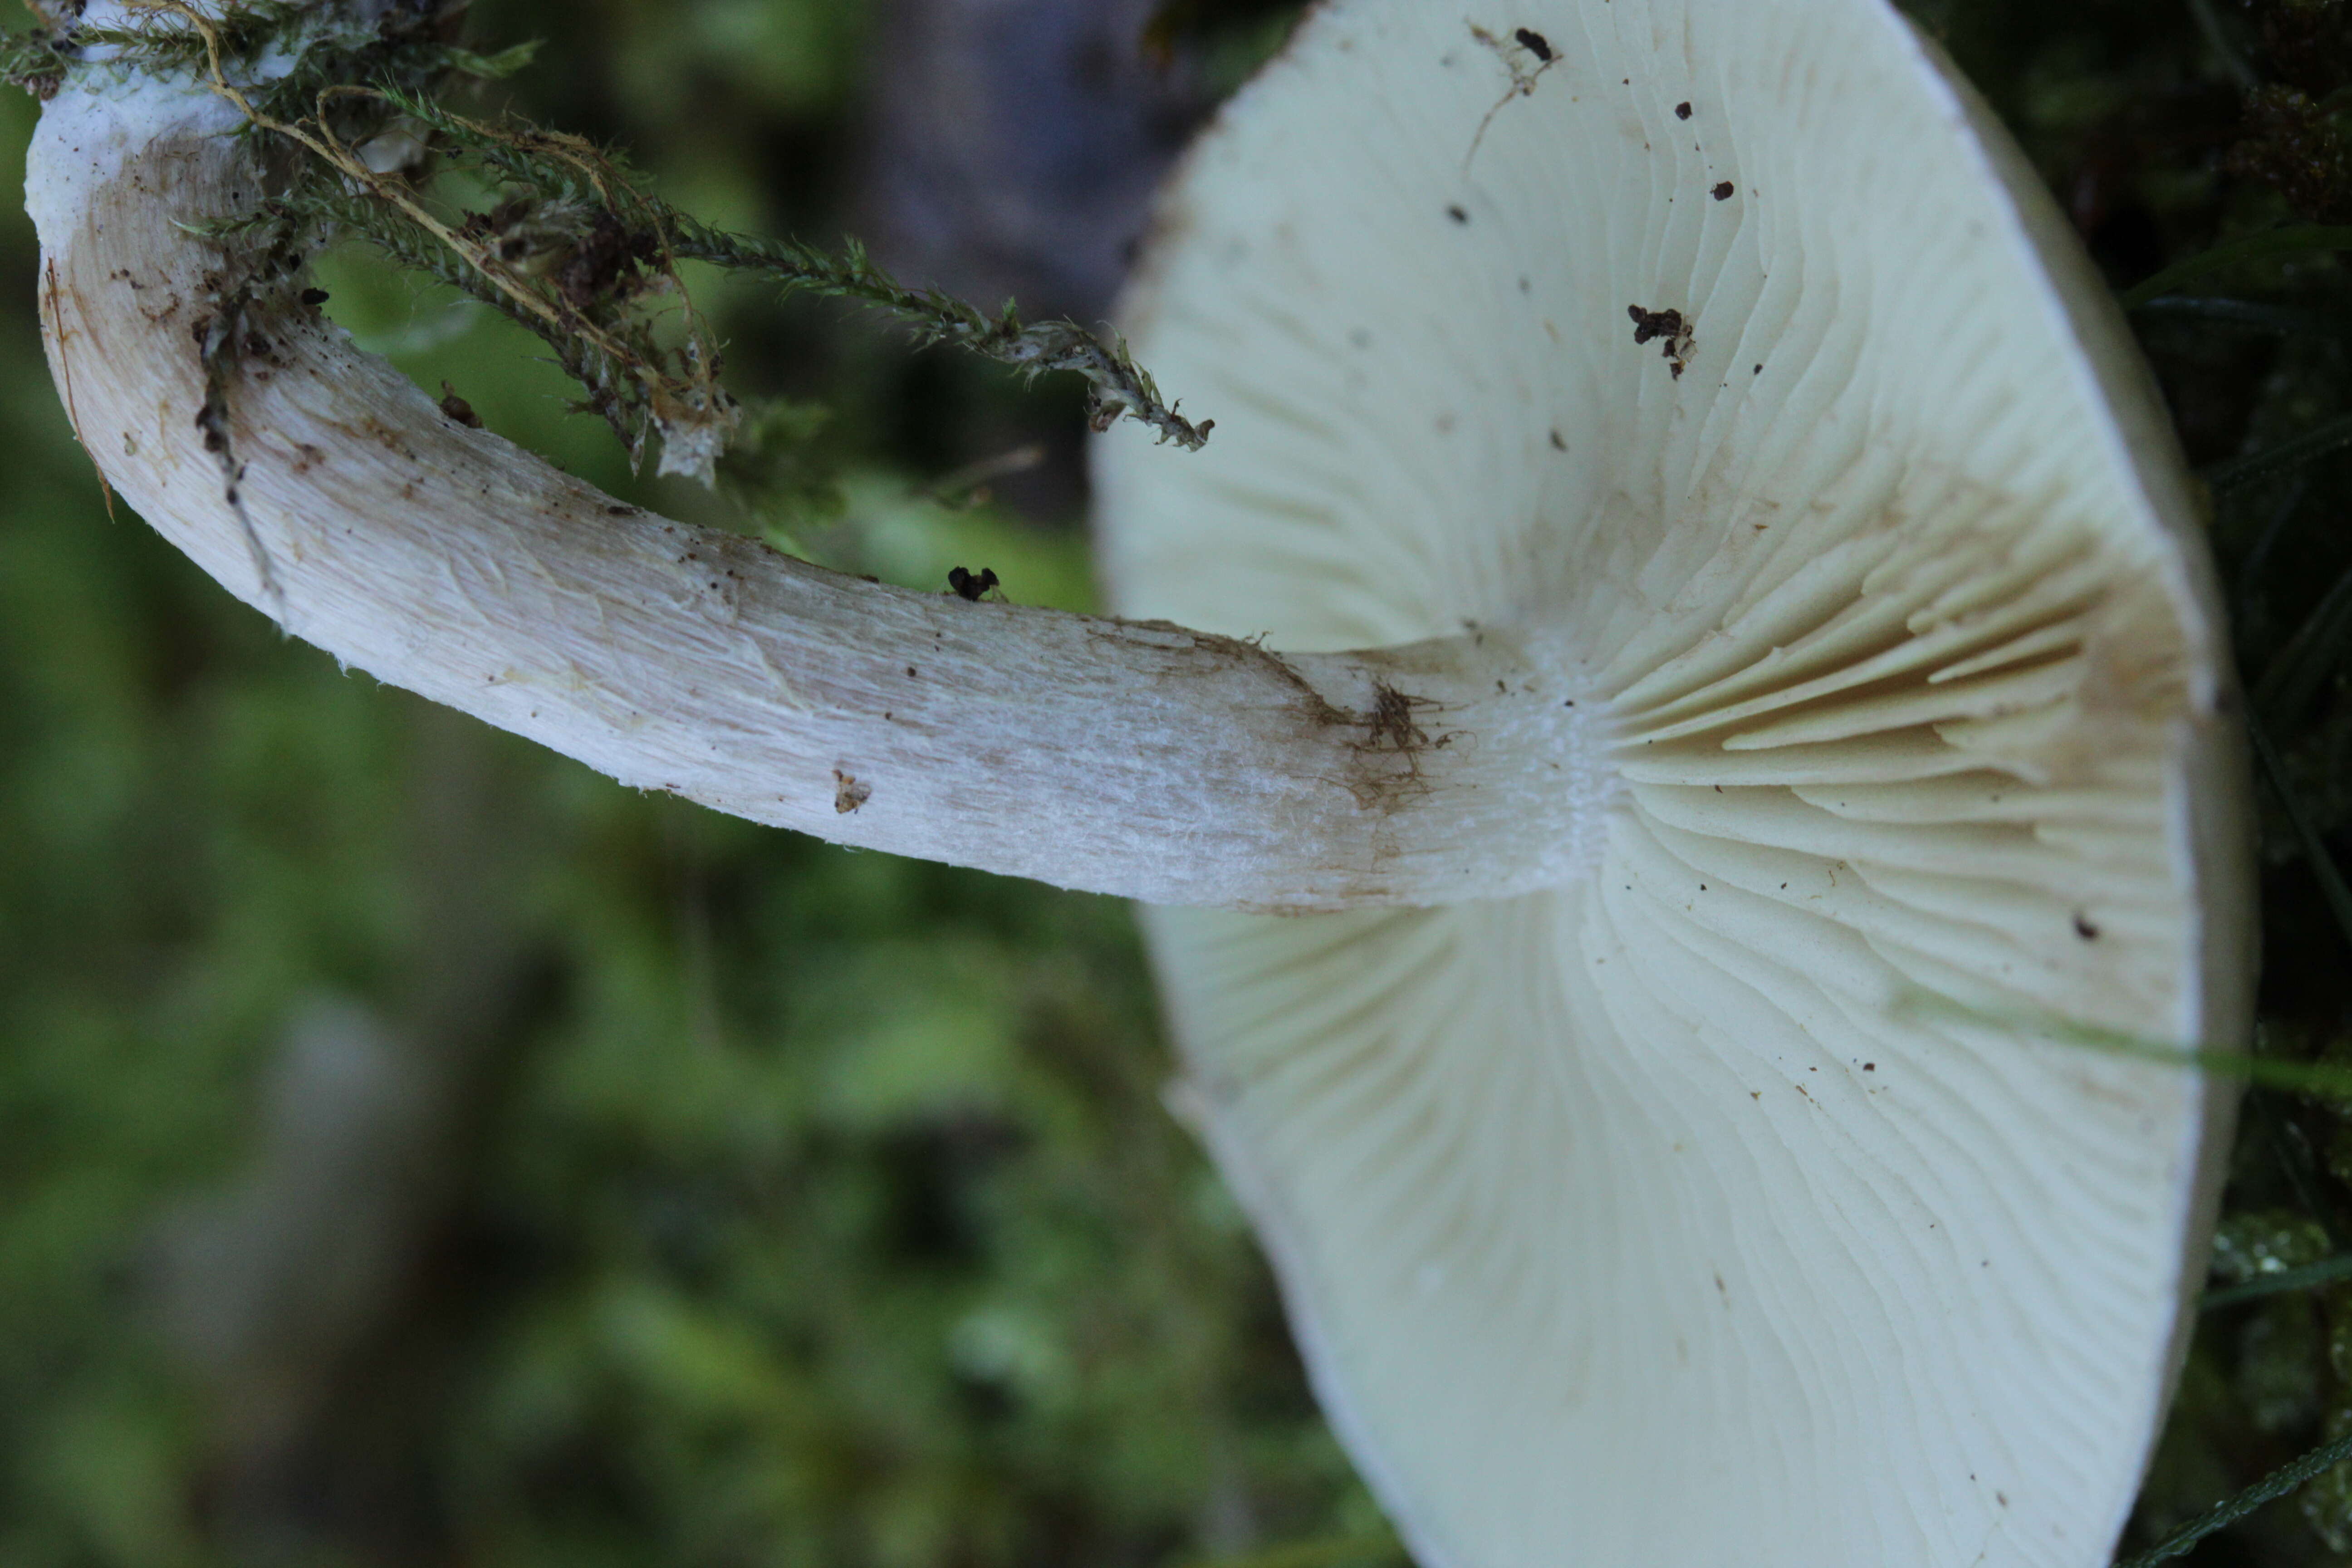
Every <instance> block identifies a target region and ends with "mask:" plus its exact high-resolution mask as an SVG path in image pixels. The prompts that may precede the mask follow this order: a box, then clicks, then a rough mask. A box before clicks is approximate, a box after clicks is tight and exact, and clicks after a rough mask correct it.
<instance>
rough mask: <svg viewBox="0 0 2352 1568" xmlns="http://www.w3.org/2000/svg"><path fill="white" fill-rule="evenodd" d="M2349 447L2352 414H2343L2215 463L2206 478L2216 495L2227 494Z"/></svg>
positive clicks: (2351, 438)
mask: <svg viewBox="0 0 2352 1568" xmlns="http://www.w3.org/2000/svg"><path fill="white" fill-rule="evenodd" d="M2345 447H2352V414H2346V415H2340V416H2337V417H2336V418H2334V419H2330V420H2329V421H2328V422H2327V423H2326V424H2325V425H2322V426H2317V427H2316V428H2314V429H2310V430H2306V431H2305V432H2304V433H2303V434H2302V435H2300V436H2297V437H2294V439H2292V440H2287V441H2282V442H2280V443H2279V444H2278V445H2277V446H2275V447H2265V448H2263V450H2262V451H2259V452H2254V453H2252V454H2249V455H2248V456H2246V457H2243V458H2231V459H2230V460H2229V461H2228V462H2226V463H2216V464H2214V465H2213V466H2212V467H2211V468H2207V469H2206V470H2205V472H2204V479H2205V482H2206V483H2207V484H2209V485H2210V486H2212V487H2213V492H2214V493H2215V494H2216V495H2225V494H2227V493H2228V492H2230V491H2231V490H2238V489H2245V488H2246V487H2247V486H2248V485H2252V484H2259V483H2261V482H2262V481H2263V480H2264V479H2274V478H2276V477H2277V476H2278V475H2280V474H2284V473H2287V472H2290V471H2292V470H2294V469H2295V468H2301V467H2303V466H2304V465H2305V463H2315V462H2317V461H2318V460H2319V459H2320V458H2325V457H2328V456H2331V455H2332V454H2334V453H2336V452H2340V451H2342V450H2343V449H2344V448H2345Z"/></svg>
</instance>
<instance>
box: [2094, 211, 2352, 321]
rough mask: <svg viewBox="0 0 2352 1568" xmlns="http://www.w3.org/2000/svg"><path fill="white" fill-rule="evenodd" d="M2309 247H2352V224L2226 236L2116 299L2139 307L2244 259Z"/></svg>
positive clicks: (2132, 307)
mask: <svg viewBox="0 0 2352 1568" xmlns="http://www.w3.org/2000/svg"><path fill="white" fill-rule="evenodd" d="M2309 250H2352V228H2347V227H2342V226H2323V225H2316V224H2312V225H2300V226H2295V227H2293V228H2272V229H2264V230H2263V232H2262V233H2260V234H2249V235H2244V236H2242V237H2239V238H2237V239H2228V240H2223V241H2222V242H2221V244H2219V245H2217V246H2214V247H2212V248H2211V249H2210V250H2200V251H2199V252H2198V253H2197V254H2196V255H2194V256H2192V257H2190V258H2189V259H2188V260H2186V261H2181V262H2177V263H2175V264H2174V265H2172V266H2170V267H2168V268H2165V269H2164V270H2163V271H2161V272H2159V273H2158V274H2157V275H2156V276H2155V277H2153V278H2150V279H2147V280H2146V281H2144V282H2142V283H2140V284H2138V285H2137V286H2136V287H2134V288H2130V289H2125V290H2124V292H2123V293H2122V294H2121V295H2119V296H2117V298H2116V303H2118V304H2120V305H2122V306H2123V308H2124V309H2125V310H2138V309H2139V308H2140V307H2141V306H2142V305H2145V304H2147V302H2148V301H2149V300H2160V299H2162V298H2163V297H2164V296H2165V295H2167V294H2172V293H2177V292H2179V290H2180V289H2182V288H2184V287H2185V286H2187V285H2189V284H2190V283H2194V282H2196V281H2197V280H2198V279H2200V278H2209V277H2210V276H2212V275H2213V274H2214V273H2216V272H2219V271H2221V269H2222V268H2227V267H2235V266H2237V265H2238V264H2239V263H2241V262H2244V261H2264V260H2268V259H2270V258H2273V257H2279V256H2296V255H2300V254H2302V253H2303V252H2305V251H2309Z"/></svg>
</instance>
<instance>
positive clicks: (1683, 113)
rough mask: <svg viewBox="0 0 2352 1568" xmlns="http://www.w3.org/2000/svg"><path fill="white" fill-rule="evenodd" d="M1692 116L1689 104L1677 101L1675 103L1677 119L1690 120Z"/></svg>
mask: <svg viewBox="0 0 2352 1568" xmlns="http://www.w3.org/2000/svg"><path fill="white" fill-rule="evenodd" d="M1690 117H1691V106H1690V105H1689V104H1687V103H1677V104H1675V119H1676V120H1688V119H1689V118H1690Z"/></svg>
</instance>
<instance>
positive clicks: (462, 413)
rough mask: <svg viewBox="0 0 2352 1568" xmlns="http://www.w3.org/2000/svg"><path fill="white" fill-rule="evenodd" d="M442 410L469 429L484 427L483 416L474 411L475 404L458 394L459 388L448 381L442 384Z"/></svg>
mask: <svg viewBox="0 0 2352 1568" xmlns="http://www.w3.org/2000/svg"><path fill="white" fill-rule="evenodd" d="M441 412H442V414H443V415H444V416H446V417H448V418H451V419H454V420H456V421H457V423H458V424H460V425H463V426H465V427H466V428H467V429H468V430H478V429H480V428H481V427H482V416H480V415H478V414H477V413H475V412H474V405H472V404H470V403H468V402H467V401H466V400H465V399H464V398H462V397H460V396H458V395H457V388H456V387H454V386H451V385H450V384H448V383H447V382H446V381H445V382H443V383H442V384H441Z"/></svg>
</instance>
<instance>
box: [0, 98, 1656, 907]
mask: <svg viewBox="0 0 2352 1568" xmlns="http://www.w3.org/2000/svg"><path fill="white" fill-rule="evenodd" d="M235 124H236V120H235V117H234V115H233V114H232V113H231V112H230V111H229V110H226V108H225V106H223V105H222V104H220V103H219V102H218V100H215V99H214V98H213V97H212V96H211V95H209V94H208V93H206V92H205V90H204V89H202V88H200V87H198V86H196V85H195V84H194V83H192V82H188V81H184V80H183V81H178V82H173V81H168V80H162V79H152V78H133V79H131V80H129V81H126V82H125V83H123V84H121V85H120V86H117V87H112V88H106V87H85V86H81V85H76V86H70V87H68V89H66V90H65V91H64V92H63V93H61V94H60V95H59V96H58V98H57V99H56V100H53V101H52V102H51V103H50V104H49V105H48V106H47V110H46V111H45V113H44V115H43V120H42V123H41V126H40V130H39V132H38V133H37V136H36V138H35V142H34V145H33V149H32V153H31V159H30V164H29V168H30V174H29V177H28V180H27V193H26V194H27V205H28V206H29V207H30V208H31V209H32V212H33V215H34V217H35V220H36V223H37V226H38V227H39V230H40V237H41V247H42V268H43V271H42V279H41V294H42V307H43V308H42V317H43V323H44V332H45V336H46V338H47V346H48V352H49V359H50V366H51V370H52V372H53V374H54V375H55V376H56V378H57V382H58V390H59V392H60V393H61V395H63V397H64V399H65V402H66V405H67V407H68V412H69V414H70V416H71V417H72V419H73V421H74V425H75V428H76V431H77V433H78V434H79V436H80V437H81V438H82V440H83V442H84V444H85V445H86V446H87V447H89V450H90V452H91V453H92V455H93V456H94V457H95V458H96V459H97V461H98V463H99V466H100V468H101V470H102V471H103V472H104V474H105V477H106V478H107V479H108V480H109V481H110V482H111V483H112V484H113V485H114V486H115V487H116V488H117V489H120V490H121V492H122V493H123V495H124V496H125V497H126V498H127V499H128V500H130V501H131V504H132V505H133V506H135V507H136V508H138V510H140V511H141V513H142V515H144V516H145V517H146V519H147V520H148V521H149V522H151V523H152V525H153V526H154V527H155V528H156V529H157V530H158V531H161V532H162V533H163V535H164V536H165V537H166V538H168V539H170V540H171V541H172V542H173V543H174V544H176V545H178V546H179V547H180V548H181V549H182V550H184V551H185V552H187V553H188V554H189V555H190V556H191V557H193V558H194V560H195V561H196V562H197V563H199V564H201V565H202V566H203V567H204V568H205V570H206V571H207V572H209V573H210V574H212V575H213V576H215V578H217V579H219V581H220V582H221V583H222V584H224V585H225V586H226V587H227V588H228V589H229V590H230V592H232V593H234V594H236V595H237V596H238V597H240V598H242V599H244V600H246V601H247V603H249V604H252V605H256V606H257V607H259V608H261V609H263V610H264V611H265V612H266V613H268V614H270V615H272V616H275V617H276V618H277V619H278V622H279V623H280V624H281V625H282V626H284V627H285V628H286V629H287V630H288V631H289V632H290V633H292V634H294V635H296V636H299V637H303V638H305V639H306V640H308V641H310V642H313V643H315V644H317V645H318V646H319V647H322V648H324V649H326V650H327V651H329V652H330V653H332V654H333V655H334V656H335V657H336V658H339V659H341V661H343V662H344V663H346V664H348V665H353V666H357V667H358V668H362V669H365V670H367V671H369V672H370V673H372V674H373V675H375V676H377V677H378V678H380V679H383V680H385V681H387V682H390V683H392V684H394V685H397V686H403V687H406V688H408V689H412V690H415V691H417V692H420V693H422V694H423V695H425V696H426V697H429V698H432V699H434V700H437V701H441V702H446V703H447V704H449V705H451V706H453V707H456V708H458V709H461V710H464V711H466V712H468V713H472V714H474V715H476V716H478V717H479V718H482V719H485V720H487V721H489V722H491V723H493V724H497V725H499V726H500V727H502V728H504V729H508V730H511V731H515V732H517V733H518V734H521V735H525V736H528V737H530V738H531V739H533V740H536V741H539V742H542V743H544V744H546V745H548V746H551V747H552V748H554V749H555V750H557V751H560V752H565V753H567V754H569V755H571V756H573V757H577V758H579V759H580V760H582V761H583V762H585V763H589V764H590V765H591V766H593V767H595V768H597V769H599V770H600V771H602V772H604V773H610V774H612V775H613V776H614V777H615V778H617V779H619V780H620V781H621V782H623V783H624V784H632V785H635V786H637V787H639V788H646V789H660V790H665V791H668V792H670V793H674V794H677V795H684V796H686V797H688V798H689V799H692V800H696V801H699V802H701V803H702V804H704V805H709V806H712V807H714V808H716V809H719V810H721V811H727V812H730V813H733V814H735V815H738V816H746V817H750V818H751V819H753V820H755V821H760V822H767V823H773V824H777V825H781V826H790V827H795V828H799V829H801V830H803V831H804V832H809V833H814V834H817V835H819V836H821V837H826V838H830V839H834V840H835V841H838V842H841V843H845V844H854V845H859V846H864V847H873V848H882V849H889V850H893V851H896V852H899V853H903V854H909V855H916V856H920V857H923V858H929V859H936V860H945V861H950V862H954V863H957V864H962V865H970V866H976V867H982V868H987V869H991V870H995V871H1002V872H1006V873H1010V874H1014V875H1019V876H1024V877H1032V878H1036V879H1040V880H1043V881H1047V882H1053V883H1056V884H1060V885H1063V886H1067V887H1075V888H1084V889H1092V890H1096V891H1101V892H1110V893H1118V894H1124V895H1128V896H1131V897H1136V898H1141V899H1146V900H1153V901H1157V902H1163V903H1182V904H1205V905H1224V906H1233V907H1242V908H1261V909H1280V910H1310V909H1333V908H1342V907H1349V906H1357V905H1368V904H1435V903H1445V902H1451V901H1454V900H1462V899H1468V898H1493V897H1496V896H1498V895H1504V894H1509V893H1515V892H1520V891H1526V890H1530V889H1537V888H1541V887H1546V886H1551V885H1556V884H1558V883H1560V882H1562V881H1564V880H1567V879H1571V878H1573V877H1575V876H1577V875H1578V874H1579V873H1580V872H1581V871H1582V870H1583V869H1585V868H1586V867H1587V865H1588V864H1589V862H1590V861H1591V858H1592V856H1593V854H1594V852H1595V851H1594V847H1595V846H1596V845H1597V842H1598V839H1599V824H1600V818H1601V813H1602V811H1603V809H1604V807H1605V805H1606V798H1607V794H1608V790H1609V787H1610V786H1609V784H1608V782H1607V778H1608V775H1607V772H1606V747H1605V736H1604V728H1605V719H1604V718H1603V716H1602V714H1601V711H1600V710H1599V709H1600V705H1599V703H1598V701H1597V700H1594V699H1593V698H1591V696H1590V694H1589V693H1587V692H1586V691H1583V690H1580V689H1577V688H1576V687H1574V686H1573V685H1571V684H1568V679H1569V678H1566V677H1564V676H1563V675H1562V674H1560V673H1559V672H1560V671H1562V670H1564V669H1570V668H1574V667H1573V665H1572V664H1570V663H1569V662H1566V661H1564V660H1562V659H1561V658H1559V657H1558V651H1559V650H1556V649H1551V648H1548V647H1540V646H1536V645H1534V644H1533V643H1531V642H1530V640H1529V639H1528V638H1527V637H1516V636H1513V635H1511V634H1509V633H1507V632H1505V631H1501V630H1473V631H1470V632H1466V633H1465V635H1464V636H1462V637H1455V638H1451V639H1447V640H1444V641H1440V642H1434V643H1426V644H1420V645H1415V646H1412V647H1402V648H1391V649H1384V650H1381V651H1377V652H1365V653H1352V654H1318V655H1299V656H1288V657H1286V656H1280V655H1276V654H1275V653H1272V652H1269V651H1267V650H1265V649H1264V648H1262V647H1257V646H1255V645H1254V644H1251V643H1247V642H1239V641H1235V640H1234V639H1231V638H1228V637H1215V636H1211V635H1207V634H1203V633H1197V632H1191V631H1186V630H1183V629H1181V628H1179V627H1176V626H1169V625H1165V624H1160V623H1145V624H1135V623H1128V622H1120V621H1115V620H1108V619H1104V618H1099V617H1093V616H1073V615H1066V614H1063V613H1060V612H1055V611H1049V610H1039V609H1028V608H1019V607H1015V606H1013V605H999V604H992V603H980V604H972V603H966V602H964V601H963V600H962V599H961V598H959V597H957V596H955V595H947V594H938V595H925V594H919V593H913V592H908V591H907V590H903V589H899V588H894V587H888V586H885V585H882V584H872V583H867V582H864V581H861V580H858V579H856V578H851V577H846V576H844V575H842V574H837V573H834V572H828V571H825V570H823V569H821V568H818V567H815V566H812V565H809V564H807V563H803V562H800V561H796V560H793V559H791V558H789V557H786V556H784V555H782V554H780V553H778V552H775V551H773V550H771V549H769V548H767V547H765V546H764V545H762V544H760V543H758V542H755V541H751V540H749V539H746V538H742V537H740V536H737V535H733V534H727V533H719V532H713V531H707V530H701V529H697V528H693V527H690V526H688V525H686V524H682V523H677V522H672V521H667V520H665V519H662V518H659V517H656V516H652V515H650V514H647V513H645V512H643V511H640V510H637V509H635V508H633V507H628V506H624V505H622V504H620V503H618V502H616V501H614V500H612V499H611V498H610V497H608V496H606V495H604V494H603V493H602V492H600V491H598V490H596V489H593V487H591V486H589V485H586V484H583V483H582V482H580V481H579V480H576V479H572V478H570V477H569V476H567V475H564V474H562V473H560V472H558V471H556V470H555V469H554V468H551V467H550V466H549V465H548V464H546V463H544V462H542V461H541V460H540V459H539V458H535V457H533V456H531V455H530V454H529V453H527V452H524V451H521V450H520V449H519V448H517V447H514V446H512V445H511V444H509V442H507V441H505V440H503V439H501V438H499V437H496V436H494V435H491V434H488V433H487V432H485V431H482V430H478V429H473V428H468V427H467V426H464V425H462V424H459V423H458V422H457V421H456V420H454V419H451V418H449V417H446V416H444V415H443V414H442V413H441V411H440V410H439V409H438V408H437V407H436V405H434V404H433V403H432V402H431V400H429V399H428V398H427V397H426V396H425V395H424V394H423V393H421V392H420V391H418V390H417V389H416V388H415V386H413V385H412V384H410V383H409V382H408V381H407V380H406V379H405V378H404V377H403V376H402V375H401V374H399V372H397V371H396V370H394V368H393V367H392V366H391V365H390V364H388V363H385V362H383V360H380V359H377V358H374V357H373V356H370V355H366V354H362V353H359V352H358V351H357V350H356V349H355V348H354V347H353V346H352V343H351V342H350V340H349V339H348V337H347V336H346V335H345V334H344V333H343V332H342V331H341V330H340V329H338V328H337V327H335V326H333V325H332V324H331V323H330V322H328V321H324V320H322V319H321V318H320V317H319V315H318V314H317V312H316V311H315V310H312V309H310V308H309V307H306V306H304V305H303V304H302V303H301V302H300V299H299V294H298V293H297V292H296V290H295V289H292V288H290V287H279V288H278V289H274V290H271V291H268V292H266V293H265V294H263V295H262V296H260V297H259V298H257V300H255V302H254V303H253V304H251V305H250V306H249V307H248V308H247V309H246V310H244V312H243V315H242V319H241V321H240V322H239V323H238V325H237V328H236V344H235V352H236V355H237V358H238V362H239V364H238V369H237V373H236V375H235V376H234V377H232V378H231V381H230V384H229V386H228V389H227V392H226V400H225V401H226V416H227V417H226V424H227V431H226V435H227V438H228V442H229V447H230V450H231V451H232V452H233V454H234V458H235V461H236V464H237V465H238V471H237V474H236V479H235V481H234V483H233V484H229V483H226V482H225V479H224V474H223V471H222V458H221V456H220V454H219V452H218V451H217V450H216V449H208V447H207V439H208V437H207V433H206V432H205V430H204V429H202V428H200V423H201V422H203V420H202V411H203V410H204V409H205V400H206V372H205V366H204V364H203V363H202V356H201V353H200V349H199V346H198V345H199V344H200V342H202V341H203V340H204V339H205V337H206V336H207V334H208V333H212V332H214V331H215V319H216V317H217V315H218V312H219V310H220V308H221V300H222V297H223V295H224V293H225V291H226V290H227V289H231V288H232V287H234V284H233V282H231V281H230V280H232V279H236V277H237V276H238V275H239V274H238V266H239V263H238V259H237V258H236V257H235V256H234V255H233V254H232V253H231V251H230V250H229V249H228V248H227V247H226V245H225V244H224V242H223V241H221V240H220V239H218V238H215V237H208V236H207V235H206V234H205V232H204V229H205V226H206V225H207V224H215V223H217V222H218V220H220V219H222V218H224V217H226V216H236V215H241V214H243V213H246V212H248V211H250V210H251V208H252V206H253V205H254V203H255V202H256V201H257V199H258V197H259V195H260V193H261V192H262V190H263V188H264V186H263V184H262V183H261V171H260V165H259V162H258V159H257V154H256V151H255V149H254V148H253V146H252V145H251V144H250V142H245V141H238V140H234V139H231V138H229V137H227V136H226V135H224V134H223V132H226V131H227V130H230V129H233V128H234V126H235ZM215 335H216V334H215ZM216 447H217V441H216V440H215V448H216ZM1170 460H1171V461H1181V460H1184V459H1183V458H1181V456H1178V455H1175V454H1171V457H1170ZM232 492H233V493H234V496H235V503H234V504H233V502H232V500H231V493H232Z"/></svg>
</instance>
